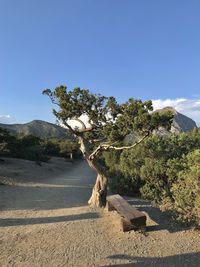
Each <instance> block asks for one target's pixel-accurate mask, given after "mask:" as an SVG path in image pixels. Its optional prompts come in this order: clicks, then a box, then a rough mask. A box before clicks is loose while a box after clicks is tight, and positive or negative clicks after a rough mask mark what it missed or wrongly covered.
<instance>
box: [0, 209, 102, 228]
mask: <svg viewBox="0 0 200 267" xmlns="http://www.w3.org/2000/svg"><path fill="white" fill-rule="evenodd" d="M97 218H99V215H98V213H95V212H89V213H83V214H74V215H67V216H55V217H39V218H6V219H0V227H8V226H22V225H34V224H46V223H58V222H69V221H79V220H88V219H97Z"/></svg>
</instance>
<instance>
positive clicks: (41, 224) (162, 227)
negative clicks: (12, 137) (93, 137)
mask: <svg viewBox="0 0 200 267" xmlns="http://www.w3.org/2000/svg"><path fill="white" fill-rule="evenodd" d="M8 163H9V164H8V165H6V166H4V168H5V170H6V167H9V171H8V173H9V172H10V174H12V175H13V172H12V170H13V168H14V167H13V165H12V164H13V162H8ZM23 164H24V165H23ZM27 164H28V163H26V162H24V161H17V168H18V169H19V170H21V173H20V171H18V172H17V171H16V169H15V171H14V174H15V176H18V177H19V183H18V184H17V185H15V186H0V252H1V253H0V266H2V267H6V266H9V267H10V266H26V267H27V266H29V267H31V266H35V267H36V266H37V267H38V266H53V267H54V266H55V267H57V266H74V267H78V266H82V267H84V266H199V265H200V233H199V232H197V231H193V230H186V229H183V228H182V227H181V226H179V225H178V224H176V223H174V222H173V221H171V220H170V219H169V218H167V217H166V216H164V215H162V214H161V213H160V212H159V211H158V209H156V208H155V207H153V206H152V205H151V204H150V203H149V202H147V201H141V200H137V199H130V203H132V204H134V205H136V206H138V208H139V209H141V210H143V211H145V212H146V213H147V214H149V215H150V217H149V216H148V222H147V223H148V228H147V229H148V231H147V234H146V235H143V234H141V233H138V232H128V233H122V232H119V230H118V229H117V228H116V227H115V226H114V224H113V223H112V220H111V217H110V216H109V215H107V214H106V213H105V212H103V211H102V210H100V209H93V208H90V207H88V205H87V200H88V199H89V196H90V194H91V190H92V186H93V184H94V181H95V173H94V172H92V171H91V170H90V168H88V166H87V164H86V163H85V162H84V161H79V162H75V163H73V164H72V163H66V162H64V161H61V160H59V162H58V160H56V161H55V162H52V163H51V164H49V165H48V164H44V165H43V166H42V167H39V166H34V165H31V166H32V167H33V169H34V171H33V170H32V171H33V174H32V176H31V175H30V177H31V178H30V179H28V169H29V170H30V165H28V167H27V168H28V169H27V170H26V165H27ZM30 164H31V163H30ZM59 164H60V165H59ZM49 166H50V167H51V168H50V167H49ZM58 166H59V168H60V169H59V170H58V169H56V168H58ZM49 168H50V169H51V170H50V171H49ZM43 169H45V171H43ZM1 172H2V173H3V167H2V168H1V170H0V175H1V174H2V173H1ZM3 174H4V175H5V173H3ZM22 174H26V175H27V179H22V178H23V175H22ZM40 175H41V176H40ZM13 177H14V176H13Z"/></svg>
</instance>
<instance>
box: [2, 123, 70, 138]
mask: <svg viewBox="0 0 200 267" xmlns="http://www.w3.org/2000/svg"><path fill="white" fill-rule="evenodd" d="M0 127H1V128H4V129H7V130H8V131H10V132H11V133H13V134H16V133H18V134H19V133H23V134H24V135H28V134H32V135H34V136H38V137H40V138H58V139H69V133H68V132H67V130H66V129H64V128H62V127H60V126H59V125H56V124H53V123H50V122H46V121H41V120H33V121H31V122H29V123H24V124H3V123H0Z"/></svg>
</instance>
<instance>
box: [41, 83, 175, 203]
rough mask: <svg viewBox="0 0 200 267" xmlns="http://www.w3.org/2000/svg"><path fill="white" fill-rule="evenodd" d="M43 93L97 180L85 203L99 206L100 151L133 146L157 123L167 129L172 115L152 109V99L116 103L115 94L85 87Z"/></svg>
mask: <svg viewBox="0 0 200 267" xmlns="http://www.w3.org/2000/svg"><path fill="white" fill-rule="evenodd" d="M43 94H45V95H47V96H48V97H49V98H50V99H51V101H52V103H54V104H56V105H57V106H58V109H53V114H54V115H55V116H56V118H57V120H58V121H59V122H60V123H61V124H63V125H64V126H65V127H67V128H68V129H69V131H70V132H71V133H72V134H73V135H74V136H75V137H76V138H77V139H78V141H79V145H80V150H81V152H82V154H83V157H84V158H85V159H86V161H87V162H88V164H89V166H90V167H91V168H92V169H94V170H95V171H96V173H97V179H96V183H95V185H94V188H93V191H92V195H91V198H90V200H89V201H88V203H89V204H90V205H95V206H100V207H102V206H105V205H106V195H107V182H108V175H107V173H106V170H105V168H104V167H103V166H102V165H101V164H100V163H99V161H98V156H99V154H100V153H101V152H103V151H108V150H110V149H115V150H124V149H131V148H134V147H135V146H137V145H138V144H139V143H141V142H142V141H143V140H144V139H145V138H147V137H148V136H149V135H150V134H151V133H152V132H153V131H154V130H155V129H158V128H159V127H160V126H162V127H167V128H169V127H170V125H171V122H172V117H173V115H172V114H171V113H170V112H169V111H168V112H166V113H162V114H161V113H159V112H152V110H153V107H152V102H151V101H144V102H143V101H141V100H135V99H133V98H130V99H129V100H128V101H127V102H125V103H122V104H119V103H117V101H116V99H115V98H114V97H105V96H102V95H99V94H93V93H91V92H90V91H89V90H86V89H80V88H75V89H73V90H72V91H68V90H67V88H66V87H65V86H62V85H61V86H59V87H56V88H55V90H54V91H51V90H50V89H46V90H44V91H43ZM82 115H85V116H86V117H87V120H88V121H87V124H86V123H85V122H84V121H83V120H82V119H81V116H82ZM70 120H75V121H77V122H78V123H79V124H80V125H81V127H73V126H72V125H71V124H70ZM133 131H134V132H137V133H138V134H139V136H140V139H139V140H138V141H137V142H135V143H134V144H131V145H127V146H124V145H123V140H124V138H125V136H127V135H128V134H130V133H133Z"/></svg>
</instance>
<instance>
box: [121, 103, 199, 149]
mask: <svg viewBox="0 0 200 267" xmlns="http://www.w3.org/2000/svg"><path fill="white" fill-rule="evenodd" d="M167 110H170V111H171V112H172V113H173V114H174V119H173V122H172V126H171V129H170V132H171V133H177V134H178V133H181V132H188V131H191V130H192V129H194V128H196V127H197V125H196V123H195V122H194V121H193V120H192V119H190V118H189V117H187V116H185V115H183V114H181V113H179V112H178V111H176V110H175V109H174V108H173V107H165V108H163V109H160V110H156V111H159V112H165V111H167ZM170 132H169V131H167V130H166V129H164V128H162V127H161V128H159V130H157V131H155V133H156V134H158V135H161V136H168V135H169V134H170ZM138 138H139V136H138V135H137V134H136V133H131V134H129V135H127V136H126V137H125V143H126V144H130V143H133V142H135V141H136V140H137V139H138Z"/></svg>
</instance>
